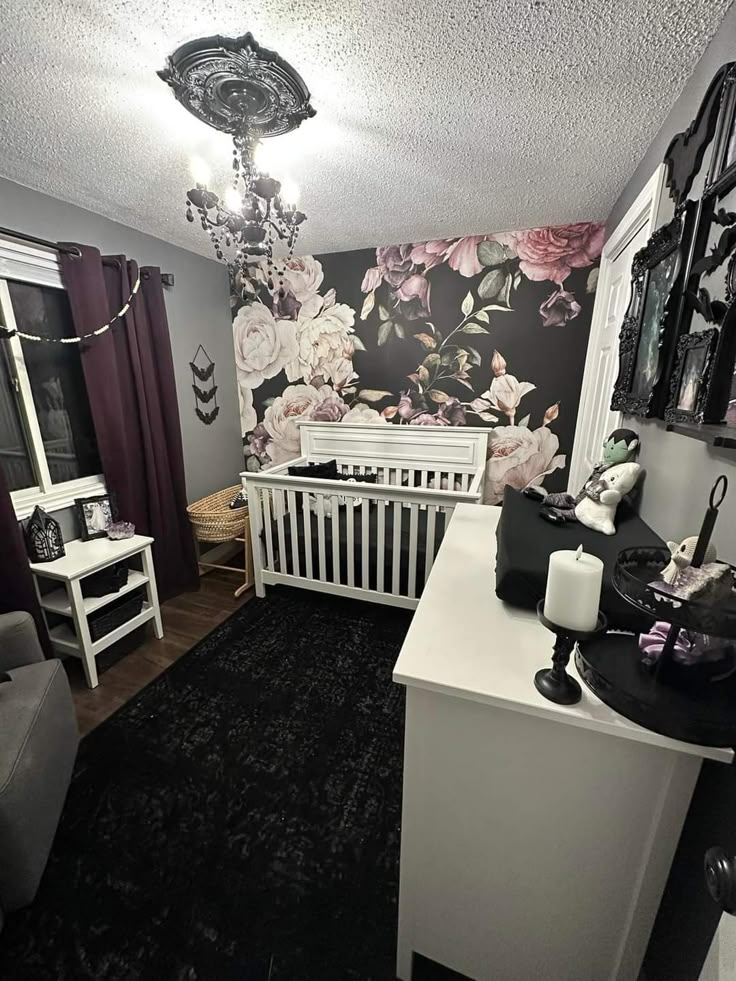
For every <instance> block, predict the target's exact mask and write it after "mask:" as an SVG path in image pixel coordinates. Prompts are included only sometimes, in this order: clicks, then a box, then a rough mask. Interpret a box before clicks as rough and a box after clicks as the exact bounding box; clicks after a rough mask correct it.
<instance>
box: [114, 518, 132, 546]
mask: <svg viewBox="0 0 736 981" xmlns="http://www.w3.org/2000/svg"><path fill="white" fill-rule="evenodd" d="M134 534H135V525H134V524H133V522H132V521H113V523H112V524H111V525H109V526H108V529H107V537H108V538H110V539H111V540H112V541H114V542H117V541H120V540H121V539H123V538H132V537H133V535H134Z"/></svg>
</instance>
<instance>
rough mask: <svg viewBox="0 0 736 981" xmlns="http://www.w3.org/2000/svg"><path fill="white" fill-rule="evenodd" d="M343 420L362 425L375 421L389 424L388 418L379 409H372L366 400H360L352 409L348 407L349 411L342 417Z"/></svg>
mask: <svg viewBox="0 0 736 981" xmlns="http://www.w3.org/2000/svg"><path fill="white" fill-rule="evenodd" d="M342 421H343V422H352V423H360V424H361V425H366V424H368V425H371V424H373V423H377V422H382V423H385V424H386V425H388V419H385V418H384V417H383V416H382V415H381V413H380V412H379V411H378V410H377V409H372V408H371V407H370V406H369V405H366V404H365V403H364V402H358V404H357V405H354V406H353V407H352V409H348V411H347V412H346V413H345V415H344V416H343V417H342Z"/></svg>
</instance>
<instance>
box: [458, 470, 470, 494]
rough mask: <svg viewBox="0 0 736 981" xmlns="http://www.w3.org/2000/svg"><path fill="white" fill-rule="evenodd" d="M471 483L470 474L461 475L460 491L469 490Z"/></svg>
mask: <svg viewBox="0 0 736 981" xmlns="http://www.w3.org/2000/svg"><path fill="white" fill-rule="evenodd" d="M469 483H470V474H469V473H461V474H460V490H463V491H466V490H467V489H468V484H469Z"/></svg>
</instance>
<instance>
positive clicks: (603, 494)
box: [575, 463, 641, 535]
mask: <svg viewBox="0 0 736 981" xmlns="http://www.w3.org/2000/svg"><path fill="white" fill-rule="evenodd" d="M640 473H641V467H640V466H639V464H638V463H618V464H616V465H615V466H613V467H609V468H608V470H605V471H604V472H603V473H602V474H601V475H600V477H599V478H598V480H597V481H595V483H594V484H592V485H589V486H587V487H586V496H585V497H584V498H583V499H582V501H580V502H579V503H578V504H576V505H575V517H576V518H577V519H578V521H579V522H580V523H581V524H583V525H585V526H586V527H587V528H592V529H593V531H600V532H602V533H603V534H604V535H615V534H616V525H615V524H614V523H613V519H614V518H615V516H616V508H617V507H618V504H619V501H620V500H621V498H622V497H623V496H624V495H625V494H628V493H629V491H631V490H633V489H634V487H635V485H636V482H637V480H638V479H639V474H640Z"/></svg>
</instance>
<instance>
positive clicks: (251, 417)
mask: <svg viewBox="0 0 736 981" xmlns="http://www.w3.org/2000/svg"><path fill="white" fill-rule="evenodd" d="M238 401H239V403H240V432H241V433H242V434H243V436H245V434H246V433H249V432H251V430H253V429H255V428H256V425H257V424H258V417H257V416H256V410H255V409H254V408H253V389H252V388H246V387H245V386H244V385H238Z"/></svg>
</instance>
